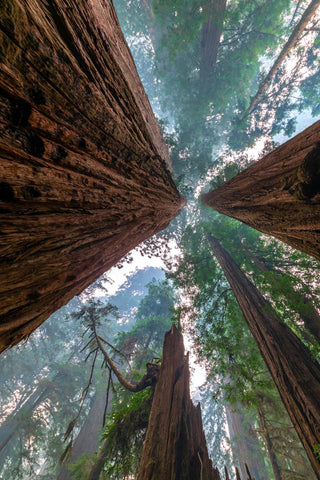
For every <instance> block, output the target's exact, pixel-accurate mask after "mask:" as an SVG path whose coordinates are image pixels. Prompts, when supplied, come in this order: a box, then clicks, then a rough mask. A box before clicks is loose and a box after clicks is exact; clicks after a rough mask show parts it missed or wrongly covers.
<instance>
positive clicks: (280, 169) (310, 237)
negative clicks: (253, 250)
mask: <svg viewBox="0 0 320 480" xmlns="http://www.w3.org/2000/svg"><path fill="white" fill-rule="evenodd" d="M319 140H320V121H318V122H316V123H314V124H313V125H312V126H311V127H309V128H307V129H306V130H304V131H303V132H302V133H300V134H299V135H297V136H296V137H294V138H293V139H291V140H289V141H288V142H286V143H285V144H283V145H281V146H280V147H278V148H276V149H275V150H274V151H272V152H271V153H269V154H268V155H266V156H265V157H263V158H262V159H261V160H259V161H258V162H256V163H255V164H253V165H251V166H250V167H249V168H247V169H246V170H244V171H243V172H240V173H239V174H238V175H236V176H235V177H234V178H232V179H231V180H229V181H228V182H226V183H225V184H224V185H222V186H221V187H219V188H217V189H216V190H214V191H211V192H209V193H206V194H204V195H202V197H201V198H202V201H203V203H204V204H205V205H208V206H210V207H212V208H214V209H215V210H217V211H218V212H220V213H224V214H225V215H229V216H230V217H233V218H236V219H238V220H241V221H242V222H244V223H246V224H247V225H249V226H250V227H253V228H256V229H257V230H260V231H261V232H264V233H268V234H270V235H273V236H274V237H276V238H278V239H280V240H282V241H284V242H286V243H288V244H289V245H291V246H293V247H295V248H297V249H299V250H301V251H302V252H305V253H307V254H309V255H311V256H313V257H315V258H317V259H320V237H319V230H320V188H319V185H320V162H319V155H320V147H319V145H320V144H319Z"/></svg>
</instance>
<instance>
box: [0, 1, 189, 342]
mask: <svg viewBox="0 0 320 480" xmlns="http://www.w3.org/2000/svg"><path fill="white" fill-rule="evenodd" d="M0 19H1V20H0V47H1V50H0V51H1V61H2V68H1V71H0V111H1V121H0V132H1V135H0V158H1V179H0V222H1V240H0V256H1V275H0V314H1V317H0V324H1V327H0V351H3V350H4V349H5V348H7V347H8V346H11V345H14V344H16V343H18V342H19V341H20V340H22V339H23V338H25V337H26V336H28V335H29V334H30V333H31V332H32V331H33V330H34V329H35V328H37V327H38V326H39V325H40V324H41V323H42V322H43V321H44V320H45V319H46V318H47V317H48V316H49V315H50V314H51V313H52V312H54V311H55V310H57V309H58V308H60V307H61V306H62V305H64V304H65V303H67V302H68V301H69V300H70V299H71V298H72V297H73V296H74V295H76V294H79V293H80V292H81V291H82V290H83V289H84V288H85V287H87V286H88V285H89V284H90V283H92V282H93V281H94V280H96V279H97V278H98V277H99V276H100V275H101V274H102V273H103V272H105V271H106V270H107V269H108V268H110V267H111V266H112V265H114V264H115V263H116V262H117V261H118V260H119V259H120V258H121V257H123V256H124V255H125V254H126V253H127V252H128V251H129V250H131V249H132V248H134V247H135V246H137V245H138V244H139V243H140V242H142V241H143V240H144V239H146V238H147V237H150V236H152V235H153V234H155V233H157V232H158V231H160V230H162V229H163V228H165V227H166V226H167V225H168V223H169V222H170V220H171V219H172V218H174V217H175V216H176V215H177V213H178V212H179V210H180V209H181V208H182V206H183V204H184V200H183V199H182V198H181V197H180V195H179V193H178V191H177V189H176V187H175V185H174V183H173V180H172V178H171V175H170V173H169V171H168V169H167V166H166V164H165V160H167V161H169V158H168V151H167V148H166V146H165V143H164V141H163V139H162V136H161V134H160V130H159V127H158V125H157V122H156V120H155V117H154V115H153V112H152V109H151V106H150V104H149V101H148V99H147V96H146V94H145V92H144V89H143V86H142V84H141V81H140V79H139V77H138V74H137V71H136V67H135V65H134V62H133V59H132V56H131V53H130V51H129V48H128V46H127V44H126V42H125V40H124V37H123V34H122V32H121V29H120V26H119V23H118V20H117V16H116V13H115V10H114V8H113V6H112V2H109V1H103V2H102V1H98V0H97V1H96V0H79V1H77V2H73V3H72V7H70V2H69V1H67V0H50V2H39V1H38V0H30V1H28V2H20V1H18V0H3V1H2V2H1V5H0Z"/></svg>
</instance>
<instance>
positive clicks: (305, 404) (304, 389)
mask: <svg viewBox="0 0 320 480" xmlns="http://www.w3.org/2000/svg"><path fill="white" fill-rule="evenodd" d="M209 242H210V245H211V247H212V249H213V251H214V253H215V255H216V257H217V259H218V262H219V264H220V265H221V267H222V269H223V271H224V273H225V275H226V277H227V280H228V281H229V283H230V286H231V288H232V290H233V293H234V295H235V297H236V299H237V301H238V303H239V306H240V308H241V310H242V312H243V315H244V317H245V319H246V321H247V323H248V326H249V328H250V330H251V333H252V335H253V337H254V339H255V341H256V343H257V345H258V347H259V350H260V352H261V354H262V357H263V358H264V361H265V362H266V365H267V367H268V369H269V370H270V373H271V375H272V377H273V380H274V382H275V384H276V386H277V388H278V390H279V393H280V396H281V398H282V401H283V403H284V405H285V407H286V409H287V411H288V414H289V416H290V418H291V421H292V423H293V425H294V427H295V429H296V431H297V433H298V435H299V437H300V440H301V442H302V444H303V446H304V448H305V450H306V453H307V455H308V457H309V460H310V462H311V464H312V467H313V469H314V471H315V473H316V475H317V478H319V479H320V462H319V461H318V459H317V458H316V456H315V454H314V447H315V445H318V444H320V366H319V364H318V363H317V362H315V361H314V360H313V358H312V357H311V355H310V353H309V351H308V350H307V349H306V347H305V346H304V345H303V343H302V342H301V341H300V340H299V338H298V337H297V336H296V335H295V334H294V333H293V332H292V330H290V328H289V327H288V326H287V325H285V324H284V323H283V322H281V321H280V320H279V319H278V318H277V316H276V313H275V311H274V310H273V309H272V307H271V305H270V304H269V303H268V302H267V301H266V300H265V299H264V298H263V296H262V295H261V294H260V292H259V291H258V290H257V289H256V287H255V286H254V285H253V284H252V283H251V282H250V281H249V280H248V279H247V277H246V275H245V274H244V273H243V272H242V271H241V270H240V268H239V267H238V265H237V264H236V263H235V262H234V260H233V259H232V258H231V256H230V255H229V253H228V252H227V251H226V250H225V249H224V248H223V247H222V246H221V245H220V243H219V242H218V240H217V239H216V238H214V237H213V236H210V237H209Z"/></svg>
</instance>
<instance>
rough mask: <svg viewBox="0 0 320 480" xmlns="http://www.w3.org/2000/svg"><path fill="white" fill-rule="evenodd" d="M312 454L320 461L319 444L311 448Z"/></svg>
mask: <svg viewBox="0 0 320 480" xmlns="http://www.w3.org/2000/svg"><path fill="white" fill-rule="evenodd" d="M313 452H314V454H315V456H316V457H317V459H318V460H319V461H320V444H319V443H318V444H317V445H315V446H314V447H313Z"/></svg>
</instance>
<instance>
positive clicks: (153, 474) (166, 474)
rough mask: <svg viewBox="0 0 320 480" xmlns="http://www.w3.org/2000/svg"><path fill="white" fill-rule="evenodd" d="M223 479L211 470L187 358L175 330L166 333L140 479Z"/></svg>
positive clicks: (181, 340)
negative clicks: (192, 396) (193, 397)
mask: <svg viewBox="0 0 320 480" xmlns="http://www.w3.org/2000/svg"><path fill="white" fill-rule="evenodd" d="M182 478H183V479H185V480H202V479H203V480H204V479H206V480H220V475H219V472H218V471H217V470H216V469H214V468H213V467H212V463H211V460H210V459H209V456H208V451H207V446H206V440H205V436H204V432H203V428H202V420H201V410H200V405H198V406H197V407H195V406H194V405H193V403H192V401H191V398H190V392H189V364H188V356H185V355H184V347H183V337H182V335H181V333H179V331H178V329H177V328H176V327H174V326H173V327H172V328H171V330H170V331H169V332H167V333H166V335H165V339H164V345H163V356H162V364H161V369H160V374H159V378H158V381H157V384H156V389H155V393H154V398H153V402H152V408H151V413H150V418H149V425H148V430H147V435H146V439H145V443H144V448H143V453H142V458H141V463H140V468H139V473H138V480H180V479H182Z"/></svg>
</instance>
